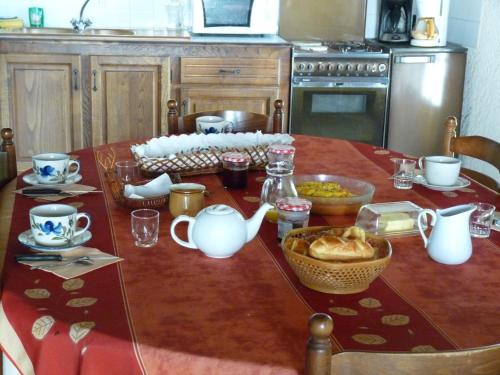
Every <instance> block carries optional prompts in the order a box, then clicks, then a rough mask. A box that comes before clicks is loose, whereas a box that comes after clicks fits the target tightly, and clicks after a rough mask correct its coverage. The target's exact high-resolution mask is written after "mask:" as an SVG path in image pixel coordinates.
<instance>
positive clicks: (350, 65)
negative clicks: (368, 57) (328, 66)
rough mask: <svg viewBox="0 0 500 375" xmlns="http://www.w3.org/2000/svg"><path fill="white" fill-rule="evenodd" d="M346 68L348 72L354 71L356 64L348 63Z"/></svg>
mask: <svg viewBox="0 0 500 375" xmlns="http://www.w3.org/2000/svg"><path fill="white" fill-rule="evenodd" d="M346 68H347V71H348V72H352V71H353V70H354V66H353V65H352V64H347V65H346Z"/></svg>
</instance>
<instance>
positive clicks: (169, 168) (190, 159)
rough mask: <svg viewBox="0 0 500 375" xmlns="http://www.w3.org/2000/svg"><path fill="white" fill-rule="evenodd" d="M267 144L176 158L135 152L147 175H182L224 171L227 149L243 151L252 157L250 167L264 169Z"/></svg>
mask: <svg viewBox="0 0 500 375" xmlns="http://www.w3.org/2000/svg"><path fill="white" fill-rule="evenodd" d="M266 150H267V145H259V146H254V147H250V148H224V149H219V148H217V149H209V150H206V151H202V152H201V151H200V152H194V153H190V154H176V155H175V157H174V158H151V157H147V156H141V155H139V154H137V153H135V152H134V153H133V155H134V158H135V160H136V161H137V162H138V163H139V165H140V167H141V173H142V174H144V175H145V176H156V175H160V174H162V173H169V174H170V173H178V174H179V175H181V176H190V175H191V176H192V175H200V174H209V173H218V172H220V171H222V158H221V155H222V154H223V153H224V152H227V151H237V152H243V153H245V154H247V155H248V156H249V157H250V165H249V168H250V169H264V168H265V166H266V164H267V155H266Z"/></svg>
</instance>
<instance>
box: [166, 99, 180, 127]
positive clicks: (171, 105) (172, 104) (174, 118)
mask: <svg viewBox="0 0 500 375" xmlns="http://www.w3.org/2000/svg"><path fill="white" fill-rule="evenodd" d="M167 107H168V115H167V125H168V134H169V135H171V134H179V115H178V111H177V101H175V100H169V101H168V102H167Z"/></svg>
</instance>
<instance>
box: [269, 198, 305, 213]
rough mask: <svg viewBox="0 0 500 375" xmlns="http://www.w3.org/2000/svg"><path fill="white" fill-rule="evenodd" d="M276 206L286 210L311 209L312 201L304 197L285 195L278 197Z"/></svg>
mask: <svg viewBox="0 0 500 375" xmlns="http://www.w3.org/2000/svg"><path fill="white" fill-rule="evenodd" d="M276 206H277V207H278V208H279V209H280V210H285V211H309V210H310V209H311V206H312V203H311V201H308V200H307V199H303V198H295V197H285V198H280V199H278V200H277V201H276Z"/></svg>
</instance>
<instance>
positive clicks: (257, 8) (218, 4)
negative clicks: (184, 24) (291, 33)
mask: <svg viewBox="0 0 500 375" xmlns="http://www.w3.org/2000/svg"><path fill="white" fill-rule="evenodd" d="M192 1H193V2H192V7H193V8H192V10H193V33H194V34H250V35H255V34H277V33H278V20H279V0H192Z"/></svg>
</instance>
